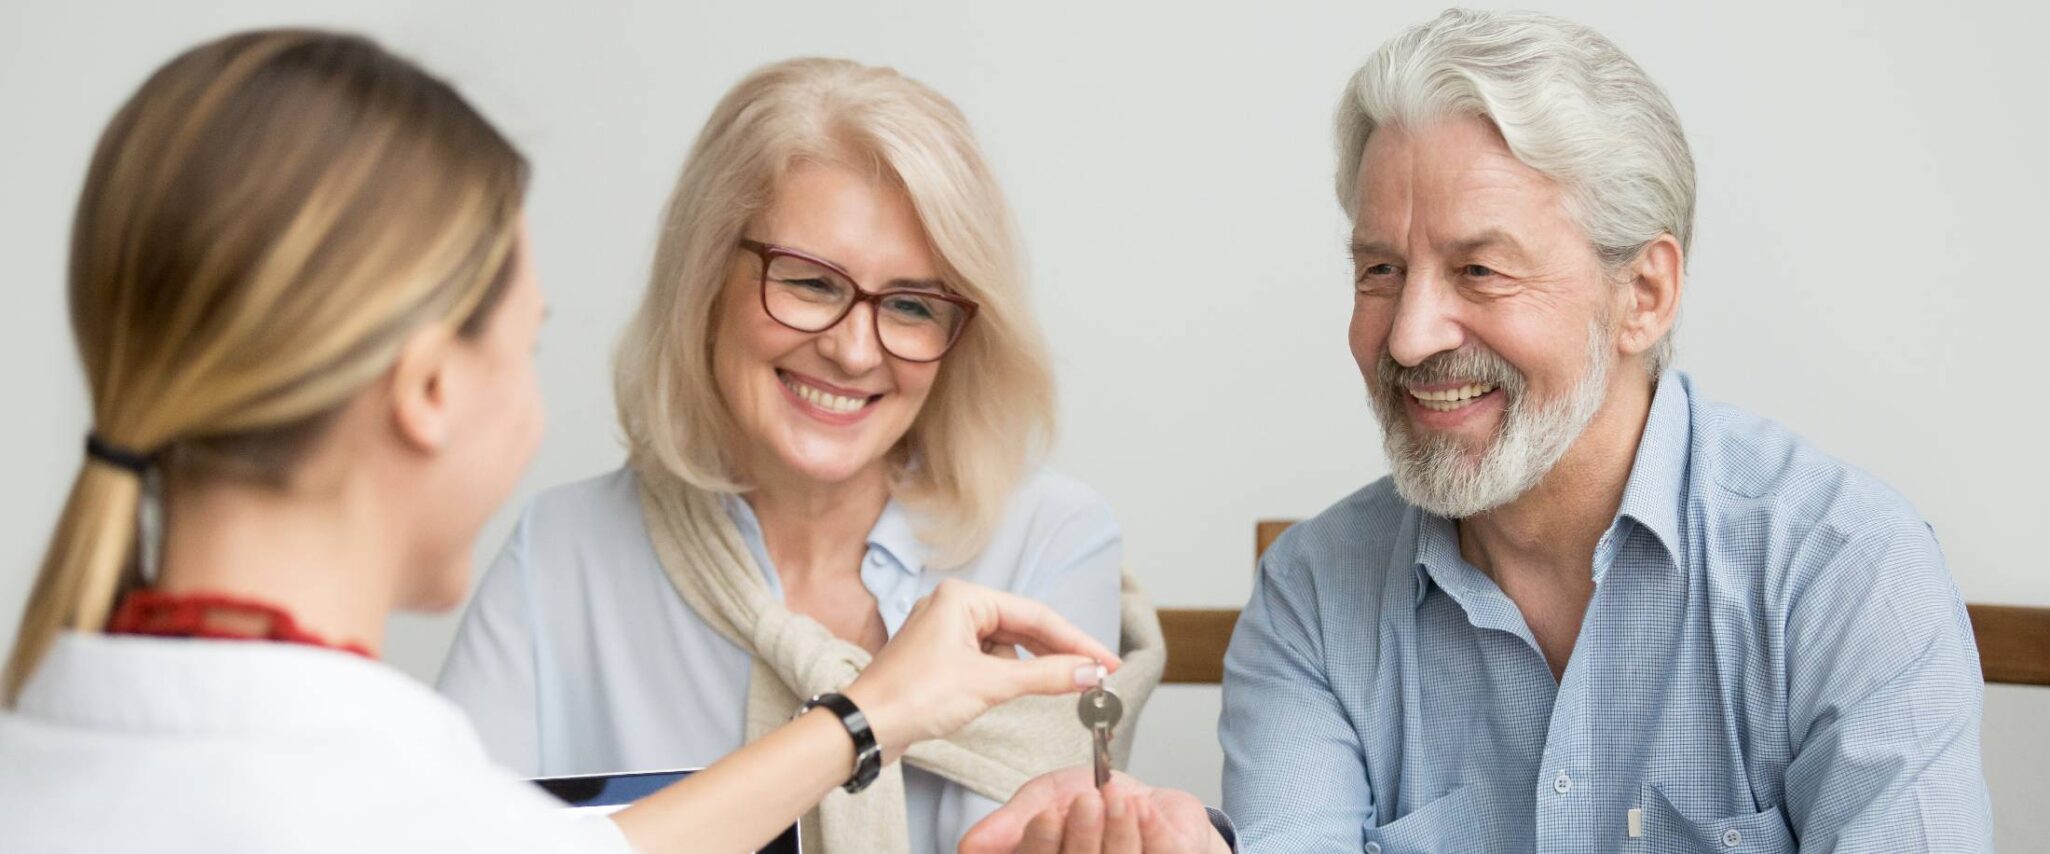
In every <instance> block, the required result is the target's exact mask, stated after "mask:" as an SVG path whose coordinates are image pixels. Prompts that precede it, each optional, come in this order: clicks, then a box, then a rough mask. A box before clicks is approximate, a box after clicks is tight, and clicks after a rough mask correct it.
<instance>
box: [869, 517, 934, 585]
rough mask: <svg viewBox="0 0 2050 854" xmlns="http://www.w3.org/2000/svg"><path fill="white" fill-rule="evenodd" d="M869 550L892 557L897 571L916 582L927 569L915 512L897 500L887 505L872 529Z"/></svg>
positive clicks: (923, 546)
mask: <svg viewBox="0 0 2050 854" xmlns="http://www.w3.org/2000/svg"><path fill="white" fill-rule="evenodd" d="M868 547H869V548H871V549H877V550H880V551H882V552H883V553H884V554H886V555H889V557H890V560H891V561H892V562H893V563H895V564H896V565H897V570H898V571H899V572H902V573H904V574H906V575H910V576H912V577H914V578H915V577H917V576H918V575H919V573H920V572H922V571H923V570H924V569H925V543H924V541H922V540H920V539H919V538H918V526H917V525H915V524H913V522H912V518H911V511H909V510H907V509H905V507H904V505H903V504H902V503H899V502H898V501H897V499H895V498H892V499H890V503H888V504H885V505H883V515H881V516H879V517H877V518H876V524H875V527H873V528H870V529H869V531H868Z"/></svg>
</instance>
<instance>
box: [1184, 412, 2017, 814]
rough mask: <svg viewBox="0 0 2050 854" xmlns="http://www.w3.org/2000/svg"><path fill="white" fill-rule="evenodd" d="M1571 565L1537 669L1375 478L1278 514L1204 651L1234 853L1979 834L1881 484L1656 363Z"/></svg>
mask: <svg viewBox="0 0 2050 854" xmlns="http://www.w3.org/2000/svg"><path fill="white" fill-rule="evenodd" d="M1591 569H1592V572H1593V573H1594V581H1595V593H1594V598H1593V600H1592V601H1591V602H1590V603H1589V604H1588V608H1587V614H1586V618H1585V620H1584V621H1583V622H1582V624H1581V629H1580V635H1579V641H1578V643H1577V644H1576V645H1575V646H1574V649H1573V654H1572V657H1571V659H1570V660H1569V661H1568V664H1567V666H1566V671H1565V675H1564V678H1562V679H1559V680H1556V681H1555V680H1554V679H1553V677H1552V672H1551V669H1550V668H1549V666H1547V664H1546V663H1545V658H1544V656H1543V655H1542V654H1541V653H1540V652H1539V651H1538V646H1537V644H1536V643H1535V642H1534V641H1533V640H1532V637H1531V633H1530V630H1529V628H1528V627H1527V626H1526V625H1525V623H1524V620H1523V616H1522V614H1521V612H1519V611H1518V610H1517V608H1516V605H1515V604H1514V603H1513V602H1511V601H1510V600H1509V598H1508V597H1507V596H1505V595H1504V594H1503V593H1502V591H1501V589H1500V588H1498V587H1496V585H1495V583H1494V581H1493V580H1492V579H1490V578H1489V577H1488V575H1487V574H1485V573H1483V572H1481V571H1480V570H1478V569H1475V568H1474V567H1473V566H1472V565H1470V564H1468V563H1467V562H1466V561H1465V560H1463V559H1462V558H1461V556H1460V552H1459V543H1458V537H1457V532H1456V530H1455V526H1454V523H1453V522H1451V521H1450V520H1447V519H1444V518H1442V517H1437V516H1432V515H1429V514H1427V513H1424V512H1423V511H1421V510H1418V509H1417V508H1415V507H1413V506H1410V505H1408V504H1406V503H1404V502H1403V501H1402V500H1401V499H1400V498H1399V497H1397V496H1396V494H1395V490H1394V488H1393V485H1392V484H1391V483H1390V482H1389V481H1387V480H1385V479H1384V480H1382V481H1380V482H1377V483H1375V484H1373V485H1370V486H1368V487H1367V488H1365V489H1362V490H1360V491H1359V492H1357V493H1354V494H1353V495H1351V496H1349V497H1347V498H1346V499H1345V500H1343V501H1340V502H1339V503H1338V504H1337V505H1335V506H1333V507H1331V508H1330V509H1328V510H1326V511H1324V512H1323V513H1322V514H1320V515H1318V516H1317V517H1316V518H1314V519H1311V520H1308V521H1306V522H1303V523H1301V524H1298V525H1296V526H1294V527H1293V528H1290V529H1289V531H1288V533H1287V534H1286V535H1284V536H1283V537H1282V538H1281V539H1280V540H1279V541H1277V542H1276V543H1275V544H1274V547H1273V548H1272V549H1270V550H1269V551H1268V553H1267V555H1266V557H1265V558H1264V559H1263V560H1262V561H1261V565H1260V578H1259V581H1258V584H1257V585H1256V587H1255V590H1254V592H1253V597H1252V601H1251V602H1250V603H1248V604H1247V606H1246V609H1245V612H1244V615H1243V616H1242V617H1241V618H1240V619H1239V624H1238V630H1237V632H1236V633H1235V634H1234V635H1233V637H1232V641H1231V649H1230V652H1229V653H1228V654H1227V655H1226V657H1225V676H1224V716H1223V720H1222V722H1221V724H1220V725H1219V734H1220V737H1221V739H1222V741H1223V743H1224V754H1225V776H1224V804H1225V812H1227V813H1229V814H1230V815H1231V817H1232V819H1233V820H1234V821H1235V822H1236V823H1237V825H1238V833H1239V844H1240V846H1241V848H1242V849H1243V850H1246V851H1249V852H1253V854H1265V853H1266V852H1288V854H1301V852H1322V851H1347V852H1358V851H1365V852H1368V854H1396V852H1409V851H1434V852H1451V851H1545V852H1562V853H1563V852H1603V854H1608V852H1619V851H1620V852H1639V851H1642V852H1665V851H1713V852H1729V854H1737V853H1738V852H1774V851H1794V850H1797V849H1798V850H1802V851H1861V852H1862V851H1918V852H1919V851H1944V852H1969V851H1981V850H1988V849H1990V848H1991V845H1992V843H1991V835H1992V818H1991V813H1990V811H1989V807H1988V803H1987V795H1986V782H1985V776H1984V774H1983V772H1982V771H1981V770H1980V765H1979V716H1980V701H1981V692H1982V683H1981V681H1980V677H1979V661H1978V651H1977V649H1976V648H1975V647H1974V646H1973V643H1972V632H1971V626H1970V624H1969V623H1968V621H1967V618H1966V616H1965V608H1964V604H1963V602H1962V600H1961V599H1960V598H1959V596H1958V592H1957V588H1956V585H1955V584H1953V583H1952V581H1951V578H1950V573H1949V571H1948V570H1947V569H1945V567H1944V563H1943V556H1942V554H1941V553H1940V552H1939V551H1938V549H1937V544H1936V539H1935V536H1934V535H1933V533H1932V532H1931V531H1930V529H1929V526H1928V525H1927V524H1926V523H1925V522H1923V521H1922V519H1921V517H1920V516H1918V515H1917V514H1916V513H1915V511H1914V509H1913V508H1912V507H1910V506H1909V505H1908V502H1907V501H1906V500H1904V499H1902V498H1901V497H1900V496H1899V495H1897V494H1895V493H1894V492H1892V491H1891V490H1889V489H1887V488H1886V487H1885V486H1884V485H1882V484H1880V483H1879V482H1878V481H1877V480H1875V479H1874V478H1872V477H1871V476H1870V475H1867V474H1865V473H1863V472H1860V471H1858V470H1856V469H1853V468H1851V467H1849V466H1847V465H1844V464H1843V463H1841V462H1838V461H1836V460H1833V459H1831V458H1829V457H1827V456H1824V455H1823V454H1822V453H1820V452H1819V451H1817V450H1815V449H1814V448H1813V447H1812V446H1810V445H1808V444H1807V443H1806V442H1804V441H1802V440H1801V439H1799V438H1797V437H1796V436H1794V435H1792V434H1791V433H1789V432H1788V431H1787V430H1786V429H1785V428H1783V427H1780V426H1779V425H1776V424H1773V423H1771V422H1769V421H1765V420H1763V419H1760V418H1757V417H1755V416H1752V415H1748V414H1746V413H1744V412H1741V411H1738V410H1736V409H1734V408H1731V407H1728V406H1722V405H1717V404H1712V403H1709V402H1706V401H1704V400H1702V399H1701V398H1699V397H1697V396H1696V395H1695V393H1694V391H1693V386H1692V382H1691V381H1690V380H1689V379H1687V378H1686V377H1685V376H1683V375H1681V374H1678V373H1672V372H1669V373H1667V374H1666V375H1665V376H1664V377H1663V378H1661V379H1660V381H1659V384H1658V389H1657V391H1656V393H1655V395H1654V398H1653V402H1652V407H1651V414H1650V417H1649V420H1648V421H1647V423H1646V425H1645V429H1644V434H1643V439H1642V441H1641V442H1640V444H1639V446H1638V449H1637V457H1636V461H1635V463H1634V464H1633V466H1632V468H1631V472H1630V478H1629V481H1628V484H1627V486H1626V488H1625V490H1624V494H1623V500H1622V504H1621V507H1620V509H1619V511H1618V513H1617V514H1616V518H1615V520H1614V522H1613V523H1612V524H1611V525H1610V527H1609V529H1608V531H1607V533H1606V534H1604V535H1603V536H1602V537H1601V539H1600V541H1599V542H1598V544H1597V547H1596V552H1595V558H1594V565H1593V567H1592V568H1591Z"/></svg>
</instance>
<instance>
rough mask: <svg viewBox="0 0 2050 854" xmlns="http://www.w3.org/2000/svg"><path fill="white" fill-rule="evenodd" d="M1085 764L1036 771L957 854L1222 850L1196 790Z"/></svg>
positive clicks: (1215, 853) (1212, 853)
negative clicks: (1105, 779)
mask: <svg viewBox="0 0 2050 854" xmlns="http://www.w3.org/2000/svg"><path fill="white" fill-rule="evenodd" d="M1095 783H1096V774H1095V771H1094V769H1091V768H1090V767H1088V766H1086V765H1084V766H1076V767H1074V768H1063V769H1061V770H1059V771H1055V772H1052V773H1050V774H1043V775H1040V776H1039V777H1035V778H1033V779H1032V781H1031V782H1028V783H1026V784H1025V785H1024V786H1022V787H1020V788H1019V789H1018V793H1017V794H1015V795H1012V796H1011V801H1010V803H1007V804H1005V805H1003V807H1002V808H1000V809H998V810H997V811H996V812H993V813H990V814H989V817H987V818H984V819H983V820H982V821H981V822H979V823H977V824H976V825H975V826H974V827H973V828H970V829H969V831H968V835H967V836H964V837H962V839H961V850H960V854H1014V852H1015V854H1141V852H1143V854H1224V852H1228V851H1230V848H1229V847H1227V846H1226V845H1225V844H1224V839H1223V838H1222V837H1219V836H1218V835H1217V831H1216V830H1215V829H1214V828H1212V827H1211V826H1210V814H1209V812H1208V811H1206V810H1205V809H1204V808H1203V802H1202V801H1199V800H1197V799H1196V796H1194V795H1191V794H1189V793H1187V792H1183V791H1180V790H1177V789H1155V788H1152V787H1150V786H1147V785H1146V784H1144V783H1141V782H1139V781H1138V780H1136V779H1133V778H1132V777H1130V776H1127V775H1125V774H1123V773H1113V774H1112V775H1111V780H1110V783H1108V784H1106V785H1105V786H1104V787H1103V790H1102V791H1101V792H1099V791H1097V789H1096V786H1095Z"/></svg>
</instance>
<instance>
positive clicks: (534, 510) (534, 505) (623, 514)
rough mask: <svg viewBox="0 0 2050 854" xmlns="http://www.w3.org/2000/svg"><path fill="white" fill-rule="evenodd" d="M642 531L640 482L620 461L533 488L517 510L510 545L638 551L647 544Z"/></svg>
mask: <svg viewBox="0 0 2050 854" xmlns="http://www.w3.org/2000/svg"><path fill="white" fill-rule="evenodd" d="M647 531H648V529H647V523H646V522H645V521H644V520H643V519H642V518H641V500H640V486H639V484H638V482H637V481H636V479H635V477H634V474H633V471H632V470H631V469H628V468H625V467H621V468H618V469H614V470H613V471H609V472H606V473H604V474H601V475H598V476H596V477H589V478H585V479H583V480H578V481H572V482H570V483H565V484H562V485H560V486H553V487H549V488H547V489H544V490H542V491H541V492H539V493H537V494H536V495H535V496H534V497H533V498H532V499H530V500H529V501H528V502H527V504H526V506H525V507H524V508H523V509H522V510H521V511H520V517H519V522H518V525H517V527H516V528H515V529H514V531H513V535H512V536H513V539H514V542H513V543H512V545H513V546H514V547H515V548H517V549H519V550H521V551H523V552H525V553H527V554H529V555H534V554H539V555H551V554H552V555H556V556H561V555H566V554H567V555H590V554H593V553H604V554H611V553H613V552H617V551H620V550H621V549H630V550H634V551H636V552H639V551H645V550H646V549H647V548H648V547H649V546H648V533H647Z"/></svg>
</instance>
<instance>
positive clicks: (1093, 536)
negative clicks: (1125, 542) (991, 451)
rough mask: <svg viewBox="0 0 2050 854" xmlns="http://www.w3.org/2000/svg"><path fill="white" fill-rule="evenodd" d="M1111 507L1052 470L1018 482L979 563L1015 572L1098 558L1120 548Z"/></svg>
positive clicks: (1039, 471) (1087, 488)
mask: <svg viewBox="0 0 2050 854" xmlns="http://www.w3.org/2000/svg"><path fill="white" fill-rule="evenodd" d="M1122 539H1123V534H1122V532H1121V531H1120V530H1119V528H1118V522H1117V516H1116V514H1114V513H1112V512H1111V507H1110V502H1108V501H1106V500H1104V498H1103V496H1102V495H1101V494H1100V493H1098V492H1097V491H1096V490H1095V489H1094V488H1092V487H1090V486H1089V485H1088V484H1086V483H1083V482H1082V481H1080V480H1077V479H1075V478H1072V477H1069V476H1067V475H1064V474H1061V473H1059V472H1055V471H1052V470H1049V469H1035V470H1032V471H1029V472H1027V473H1026V475H1025V476H1024V477H1022V478H1020V479H1019V481H1018V485H1017V486H1016V487H1014V488H1012V490H1011V493H1010V496H1009V497H1008V498H1007V499H1006V501H1005V504H1004V508H1003V510H1002V512H1001V513H1000V514H999V515H998V518H997V522H996V525H995V526H994V527H993V528H992V529H991V531H990V537H989V540H988V542H987V544H986V545H985V546H984V548H983V551H982V559H981V560H980V561H978V563H981V564H982V565H984V566H1009V567H1016V566H1020V565H1024V564H1033V563H1038V562H1040V561H1042V560H1046V559H1053V560H1056V561H1061V560H1064V559H1065V557H1067V556H1072V555H1075V554H1080V553H1086V552H1093V551H1097V550H1100V549H1102V548H1104V547H1106V546H1115V544H1117V543H1119V542H1121V541H1122Z"/></svg>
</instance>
